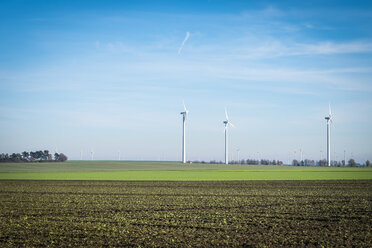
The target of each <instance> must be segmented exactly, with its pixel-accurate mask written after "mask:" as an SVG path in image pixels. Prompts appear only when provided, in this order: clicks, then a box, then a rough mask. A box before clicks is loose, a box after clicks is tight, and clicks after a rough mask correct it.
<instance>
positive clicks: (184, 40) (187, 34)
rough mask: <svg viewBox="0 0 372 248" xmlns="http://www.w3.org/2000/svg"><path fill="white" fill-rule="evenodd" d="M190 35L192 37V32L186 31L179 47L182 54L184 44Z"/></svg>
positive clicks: (179, 52)
mask: <svg viewBox="0 0 372 248" xmlns="http://www.w3.org/2000/svg"><path fill="white" fill-rule="evenodd" d="M189 37H190V33H189V32H186V36H185V39H183V41H182V44H181V46H180V48H179V49H178V54H181V52H182V49H183V46H184V45H185V43H186V41H187V40H188V39H189Z"/></svg>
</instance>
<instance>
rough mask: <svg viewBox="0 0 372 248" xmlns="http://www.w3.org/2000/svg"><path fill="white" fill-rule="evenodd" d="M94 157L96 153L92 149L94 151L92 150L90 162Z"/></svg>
mask: <svg viewBox="0 0 372 248" xmlns="http://www.w3.org/2000/svg"><path fill="white" fill-rule="evenodd" d="M93 156H94V151H93V149H92V150H90V160H93Z"/></svg>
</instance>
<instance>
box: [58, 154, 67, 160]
mask: <svg viewBox="0 0 372 248" xmlns="http://www.w3.org/2000/svg"><path fill="white" fill-rule="evenodd" d="M66 160H67V156H66V155H65V154H63V153H60V154H59V158H58V161H60V162H65V161H66Z"/></svg>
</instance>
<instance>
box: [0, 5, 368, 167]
mask: <svg viewBox="0 0 372 248" xmlns="http://www.w3.org/2000/svg"><path fill="white" fill-rule="evenodd" d="M371 26H372V3H371V2H370V1H222V0H216V1H212V0H210V1H206V0H198V1H65V0H64V1H37V0H35V1H18V0H11V1H10V0H9V1H7V0H3V1H1V2H0V153H13V152H22V151H35V150H45V149H48V150H49V151H51V152H53V153H54V152H55V151H58V152H62V153H64V154H66V155H67V156H68V157H69V159H72V160H74V159H80V157H81V155H82V158H83V159H90V153H91V151H94V159H97V160H111V159H112V160H115V159H118V158H119V153H120V159H125V160H172V161H178V160H181V154H182V150H181V149H182V115H180V112H182V111H183V103H182V102H183V101H184V102H185V104H186V106H187V108H188V110H189V111H190V112H189V116H188V120H187V123H186V128H187V129H186V146H187V159H188V160H205V161H209V160H217V161H219V160H223V159H224V125H223V121H224V119H225V113H224V111H225V108H226V109H227V111H228V114H229V119H230V121H231V122H232V123H233V124H234V125H235V128H230V129H229V146H230V159H237V158H238V157H239V158H240V159H242V158H245V159H248V158H251V159H263V158H265V159H279V160H282V161H283V162H285V163H287V162H288V161H291V160H292V159H300V154H301V152H302V154H303V158H308V159H314V160H319V159H320V158H323V159H324V158H325V156H326V155H325V154H326V120H325V119H324V117H325V116H327V114H328V106H329V104H331V108H332V115H333V120H334V122H333V125H332V126H331V156H332V160H334V159H336V160H342V159H343V158H344V154H345V157H346V159H347V160H348V159H350V158H353V159H355V160H356V161H357V162H360V163H364V162H365V161H366V160H367V159H369V160H371V159H372V97H371V96H372V29H371Z"/></svg>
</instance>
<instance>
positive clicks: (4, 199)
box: [0, 180, 372, 247]
mask: <svg viewBox="0 0 372 248" xmlns="http://www.w3.org/2000/svg"><path fill="white" fill-rule="evenodd" d="M371 216H372V181H371V180H343V181H337V180H328V181H301V180H298V181H257V180H256V181H210V182H186V181H180V182H169V181H87V180H86V181H48V180H44V181H21V180H17V181H13V180H1V181H0V246H1V247H20V246H29V247H31V246H36V247H40V246H52V247H61V246H73V247H76V246H79V247H80V246H86V247H92V246H129V247H130V246H135V247H138V246H152V247H177V246H178V247H181V246H182V247H185V246H186V247H198V246H209V247H216V246H229V247H234V246H259V247H260V246H261V247H263V246H271V247H278V246H293V247H298V246H304V245H307V246H326V247H327V246H328V247H329V246H346V247H352V246H357V247H371V246H372V241H371V240H372V219H371Z"/></svg>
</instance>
